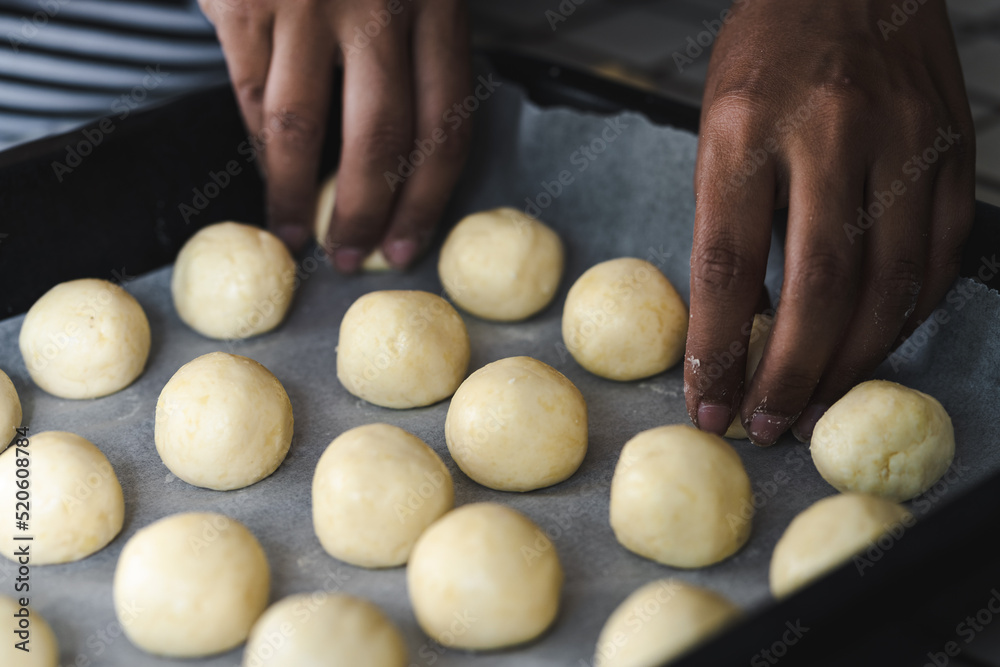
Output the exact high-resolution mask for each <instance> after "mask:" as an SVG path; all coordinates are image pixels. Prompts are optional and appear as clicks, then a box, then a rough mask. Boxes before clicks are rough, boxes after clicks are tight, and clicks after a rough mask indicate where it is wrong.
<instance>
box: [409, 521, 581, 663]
mask: <svg viewBox="0 0 1000 667" xmlns="http://www.w3.org/2000/svg"><path fill="white" fill-rule="evenodd" d="M406 583H407V587H408V588H409V592H410V602H411V604H412V605H413V611H414V613H415V614H416V617H417V622H419V623H420V627H421V628H423V630H424V632H426V633H427V634H428V635H429V636H430V637H431V638H432V639H434V640H435V641H436V642H438V643H439V644H441V645H443V646H450V647H454V648H465V649H473V650H488V649H495V648H502V647H504V646H514V645H516V644H522V643H524V642H527V641H530V640H532V639H534V638H536V637H538V636H539V635H540V634H542V633H543V632H544V631H545V630H546V628H548V627H549V626H550V625H551V624H552V622H553V621H554V620H555V618H556V614H557V613H558V611H559V594H560V591H561V589H562V583H563V571H562V566H561V565H560V564H559V557H558V556H557V555H556V549H555V546H554V545H553V544H552V542H551V541H550V540H549V538H548V537H546V536H545V534H544V533H543V532H542V531H541V529H539V528H538V526H536V525H535V524H534V523H532V521H531V520H530V519H528V518H527V517H525V516H524V515H522V514H521V513H519V512H516V511H515V510H512V509H510V508H509V507H504V506H503V505H497V504H495V503H476V504H473V505H464V506H462V507H459V508H458V509H456V510H453V511H451V512H449V513H448V514H446V515H445V516H444V517H443V518H441V519H439V520H438V521H437V522H436V523H434V524H433V525H432V526H431V527H430V528H428V529H427V530H426V531H425V532H424V534H423V535H422V536H421V537H420V539H419V540H417V546H416V547H414V549H413V554H411V556H410V564H409V565H408V566H407V568H406Z"/></svg>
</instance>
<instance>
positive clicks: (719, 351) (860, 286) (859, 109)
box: [684, 0, 975, 445]
mask: <svg viewBox="0 0 1000 667" xmlns="http://www.w3.org/2000/svg"><path fill="white" fill-rule="evenodd" d="M896 4H900V3H896ZM917 6H918V7H919V9H918V10H917V11H916V13H915V14H913V15H906V14H903V13H902V12H900V15H899V16H896V17H895V22H894V17H893V2H892V1H890V0H864V1H859V2H850V3H842V2H826V1H825V0H754V1H753V2H748V1H746V0H737V2H735V3H734V7H733V14H732V16H731V18H730V19H729V20H728V21H727V25H726V26H725V27H724V28H723V29H722V30H721V32H720V34H719V38H718V41H717V43H716V45H715V50H714V52H713V54H712V59H711V61H710V64H709V73H708V81H707V84H706V88H705V97H704V104H703V107H702V117H701V139H700V143H699V147H698V163H697V167H696V170H695V192H696V196H697V208H696V213H695V229H694V246H693V251H692V255H691V323H690V328H689V332H688V339H687V353H686V361H685V368H684V379H685V385H686V391H685V395H686V399H687V408H688V413H689V415H690V416H691V419H692V421H693V422H694V423H695V424H696V425H698V426H699V427H700V428H702V429H704V430H706V431H711V432H714V433H719V434H721V433H723V432H724V431H725V430H726V427H727V425H728V424H729V422H730V420H731V419H732V418H733V417H734V416H737V415H738V416H739V417H740V418H741V420H742V422H743V424H744V426H745V427H746V430H747V432H748V433H749V434H750V437H751V439H752V440H753V441H754V442H756V443H757V444H759V445H770V444H772V443H774V442H775V441H776V440H777V439H778V437H779V436H780V435H781V434H782V433H784V432H785V431H786V430H787V429H788V428H789V427H790V426H792V425H793V424H795V428H794V429H793V430H794V433H795V434H796V436H798V437H799V439H802V440H807V439H808V438H809V437H810V436H811V434H812V429H813V426H814V425H815V423H816V421H817V420H818V419H819V417H820V416H821V415H822V413H823V412H824V411H825V410H826V408H827V407H828V406H829V405H830V404H831V403H832V402H833V401H835V400H837V399H838V398H839V397H840V396H842V395H843V394H844V393H845V392H846V391H847V390H849V389H850V388H851V387H852V386H854V385H855V384H856V383H857V382H859V381H861V380H863V379H865V378H866V377H867V376H868V375H869V374H870V373H871V372H872V371H873V370H874V369H875V367H876V366H877V365H878V364H879V363H880V362H881V361H882V360H883V359H884V358H885V356H886V354H887V353H888V352H889V351H890V350H891V349H892V348H893V346H894V345H895V344H897V343H898V342H900V340H901V336H902V337H905V336H907V335H908V334H909V333H911V332H912V331H913V329H914V328H915V327H916V326H917V325H918V324H919V323H920V322H921V321H922V320H923V319H924V318H926V317H927V316H928V315H929V314H930V313H931V312H932V311H933V309H934V307H935V306H936V304H937V303H938V302H939V301H940V300H941V299H942V297H944V295H945V293H946V291H947V290H948V288H949V287H950V286H951V284H952V282H953V281H954V279H955V277H956V275H957V273H958V267H959V261H960V253H961V248H962V245H963V243H964V240H965V238H966V236H967V235H968V232H969V228H970V226H971V223H972V218H973V207H974V202H975V186H974V177H975V173H974V169H975V140H974V134H973V125H972V119H971V115H970V113H969V105H968V101H967V98H966V94H965V88H964V84H963V81H962V73H961V69H960V66H959V61H958V55H957V53H956V51H955V44H954V41H953V38H952V33H951V26H950V24H949V22H948V17H947V14H946V12H945V3H944V2H943V0H927V1H926V2H925V3H924V4H919V5H917ZM900 16H901V17H902V18H903V19H905V20H901V19H900ZM880 21H881V22H880ZM897 28H898V29H897ZM785 206H787V207H788V227H787V237H786V245H785V275H784V282H783V284H782V288H781V299H780V303H779V306H778V311H777V317H776V320H775V324H774V328H773V330H772V332H771V337H770V339H769V340H768V343H767V347H766V349H765V352H764V357H763V360H762V361H761V364H760V366H759V367H758V369H757V372H756V375H755V376H754V378H753V380H752V381H751V382H750V385H749V386H748V387H743V386H742V384H743V373H744V365H745V364H744V360H745V350H746V344H747V338H748V334H749V333H750V326H749V322H751V321H752V318H753V313H754V306H755V304H756V303H757V300H758V296H759V294H760V291H761V287H762V284H763V279H764V270H765V262H766V258H767V253H768V247H769V243H770V236H771V218H772V211H773V209H775V208H782V207H785ZM741 350H742V351H741ZM734 351H735V354H732V353H733V352H734ZM728 354H732V357H729V358H731V359H734V363H731V364H728V367H727V363H726V362H727V355H728Z"/></svg>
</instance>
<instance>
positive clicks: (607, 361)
mask: <svg viewBox="0 0 1000 667" xmlns="http://www.w3.org/2000/svg"><path fill="white" fill-rule="evenodd" d="M687 324H688V311H687V306H685V305H684V301H683V300H681V297H680V295H679V294H678V293H677V290H675V289H674V286H673V285H671V284H670V281H669V280H667V279H666V278H665V277H664V276H663V274H662V273H660V271H659V269H657V268H656V267H655V266H653V265H652V264H650V263H649V262H646V261H643V260H641V259H633V258H631V257H622V258H620V259H612V260H609V261H607V262H602V263H600V264H598V265H597V266H593V267H591V268H590V269H588V270H587V272H586V273H584V274H583V275H582V276H580V278H579V279H577V281H576V282H575V283H573V287H571V288H570V290H569V294H568V295H567V296H566V305H565V307H564V309H563V319H562V335H563V342H564V343H565V344H566V349H568V350H569V352H570V354H572V355H573V358H574V359H576V360H577V362H578V363H579V364H580V365H581V366H583V367H584V368H586V369H587V370H588V371H590V372H591V373H593V374H595V375H600V376H601V377H604V378H608V379H610V380H638V379H639V378H644V377H649V376H650V375H656V374H657V373H660V372H662V371H665V370H667V369H668V368H670V367H671V366H673V365H674V364H676V363H677V362H678V361H679V360H680V358H681V356H683V354H684V340H685V338H686V337H687Z"/></svg>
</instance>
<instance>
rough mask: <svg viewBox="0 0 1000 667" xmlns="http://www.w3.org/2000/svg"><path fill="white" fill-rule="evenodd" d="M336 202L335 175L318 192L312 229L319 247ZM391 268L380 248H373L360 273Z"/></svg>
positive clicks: (323, 239) (324, 240)
mask: <svg viewBox="0 0 1000 667" xmlns="http://www.w3.org/2000/svg"><path fill="white" fill-rule="evenodd" d="M336 201H337V175H336V174H333V175H332V176H330V177H329V178H327V179H326V180H325V181H324V182H323V185H322V186H321V187H320V190H319V198H318V199H317V201H316V220H315V221H314V222H313V229H315V231H316V242H317V243H319V244H320V245H321V246H322V245H324V244H325V243H326V233H327V232H328V231H330V221H331V216H332V215H333V205H334V203H335V202H336ZM391 268H392V266H390V265H389V260H387V259H386V258H385V255H384V254H382V249H381V248H375V249H374V250H372V251H371V254H369V255H368V257H366V258H365V261H364V262H363V263H362V264H361V270H362V271H368V272H375V271H388V270H389V269H391Z"/></svg>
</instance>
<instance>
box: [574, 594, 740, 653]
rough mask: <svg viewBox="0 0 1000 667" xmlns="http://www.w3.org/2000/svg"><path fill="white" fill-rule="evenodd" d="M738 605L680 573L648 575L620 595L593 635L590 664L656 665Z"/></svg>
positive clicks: (721, 622)
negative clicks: (674, 575)
mask: <svg viewBox="0 0 1000 667" xmlns="http://www.w3.org/2000/svg"><path fill="white" fill-rule="evenodd" d="M739 615H740V609H739V607H737V606H736V605H734V604H733V603H732V602H730V601H729V600H727V599H725V598H724V597H722V596H721V595H718V594H716V593H713V592H712V591H709V590H706V589H704V588H700V587H698V586H692V585H690V584H686V583H684V582H683V581H681V580H680V579H660V580H659V581H653V582H650V583H648V584H646V585H645V586H643V587H642V588H640V589H639V590H637V591H635V592H634V593H632V595H629V596H628V597H627V598H625V601H624V602H622V603H621V604H620V605H618V608H617V609H615V611H614V613H612V614H611V616H609V617H608V620H607V622H606V623H605V624H604V629H602V630H601V635H600V637H599V638H598V639H597V651H596V654H595V656H594V665H595V667H657V666H658V665H663V664H666V663H667V661H669V660H673V659H674V658H676V657H678V656H680V655H681V654H683V653H686V652H687V651H689V650H690V649H692V648H694V647H695V646H696V645H697V644H700V643H701V642H702V641H704V640H705V639H707V638H708V637H709V636H711V635H713V634H715V633H716V632H718V631H719V630H720V629H722V627H723V626H725V625H727V624H728V623H730V622H732V621H733V620H735V619H736V618H737V617H738V616H739Z"/></svg>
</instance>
